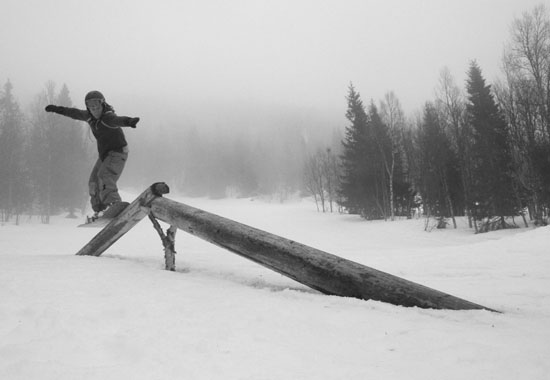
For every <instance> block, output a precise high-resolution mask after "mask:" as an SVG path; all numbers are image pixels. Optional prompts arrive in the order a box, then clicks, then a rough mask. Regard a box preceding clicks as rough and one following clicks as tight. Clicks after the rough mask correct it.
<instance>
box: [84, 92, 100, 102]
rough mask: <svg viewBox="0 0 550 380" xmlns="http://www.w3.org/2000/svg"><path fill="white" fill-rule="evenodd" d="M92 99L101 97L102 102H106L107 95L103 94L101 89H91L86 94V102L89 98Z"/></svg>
mask: <svg viewBox="0 0 550 380" xmlns="http://www.w3.org/2000/svg"><path fill="white" fill-rule="evenodd" d="M92 99H99V100H101V101H102V102H105V97H104V96H103V94H102V93H101V92H99V91H90V92H88V93H87V94H86V97H85V98H84V102H87V101H88V100H92Z"/></svg>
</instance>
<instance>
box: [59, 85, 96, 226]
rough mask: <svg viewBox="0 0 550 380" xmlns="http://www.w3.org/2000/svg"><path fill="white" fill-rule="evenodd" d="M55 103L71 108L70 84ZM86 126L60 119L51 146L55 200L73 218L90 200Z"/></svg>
mask: <svg viewBox="0 0 550 380" xmlns="http://www.w3.org/2000/svg"><path fill="white" fill-rule="evenodd" d="M55 104H58V105H61V106H65V107H72V106H73V104H72V101H71V98H70V94H69V89H68V88H67V85H63V87H62V88H61V91H60V92H59V94H58V96H57V101H56V103H55ZM86 129H87V126H86V127H84V126H83V125H80V123H78V122H76V121H74V120H72V119H69V118H67V117H62V118H57V123H56V125H55V134H54V136H53V141H51V144H50V146H51V147H52V154H53V156H54V158H53V161H54V162H53V176H54V179H55V180H54V182H53V184H52V185H53V199H54V204H55V205H56V208H57V209H62V210H67V211H69V216H70V217H74V212H75V210H77V209H81V211H82V212H84V210H83V208H84V205H85V204H86V199H87V192H88V191H87V186H86V183H87V180H88V177H87V175H86V174H85V173H87V172H88V167H89V166H90V164H89V160H88V157H87V149H86V140H85V138H84V136H85V134H84V131H85V130H86Z"/></svg>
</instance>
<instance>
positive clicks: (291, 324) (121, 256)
mask: <svg viewBox="0 0 550 380" xmlns="http://www.w3.org/2000/svg"><path fill="white" fill-rule="evenodd" d="M168 197H169V198H172V199H176V200H179V201H182V202H184V203H186V204H189V205H191V206H194V207H199V208H202V209H205V210H208V211H210V212H214V213H216V214H219V215H222V216H225V217H229V218H232V219H235V220H238V221H240V222H242V223H245V224H248V225H251V226H254V227H256V228H260V229H264V230H267V231H269V232H272V233H276V234H279V235H282V236H285V237H287V238H290V239H293V240H297V241H299V242H302V243H304V244H307V245H310V246H313V247H315V248H319V249H322V250H324V251H327V252H330V253H333V254H336V255H339V256H342V257H346V258H348V259H351V260H353V261H357V262H360V263H362V264H365V265H367V266H370V267H373V268H376V269H379V270H383V271H386V272H389V273H392V274H394V275H397V276H400V277H404V278H406V279H408V280H412V281H415V282H418V283H421V284H423V285H426V286H430V287H432V288H435V289H438V290H440V291H444V292H447V293H450V294H453V295H456V296H458V297H461V298H464V299H467V300H469V301H472V302H475V303H478V304H482V305H484V306H487V307H490V308H494V309H498V310H500V311H502V313H501V314H499V313H492V312H489V311H447V310H423V309H418V308H405V307H399V306H393V305H389V304H385V303H381V302H374V301H362V300H357V299H350V298H344V297H335V296H325V295H322V294H320V293H318V292H316V291H313V290H311V289H309V288H307V287H306V286H304V285H301V284H299V283H297V282H294V281H292V280H290V279H287V278H286V277H283V276H281V275H279V274H277V273H275V272H272V271H269V270H268V269H265V268H263V267H261V266H258V265H257V264H254V263H253V262H250V261H247V260H245V259H243V258H241V257H239V256H237V255H234V254H232V253H230V252H228V251H224V250H223V249H221V248H217V247H215V246H213V245H210V244H208V243H206V242H204V241H201V240H199V239H197V238H196V237H193V236H191V235H188V234H186V233H185V232H182V231H180V232H178V235H177V237H176V250H177V252H178V254H177V258H176V264H177V266H178V271H177V272H175V273H174V272H168V271H165V270H163V266H164V258H163V251H162V246H161V242H160V239H159V237H158V235H157V233H156V231H155V230H154V229H153V227H152V226H151V223H150V221H149V220H147V219H145V220H143V221H142V222H141V223H140V224H139V225H137V226H136V227H135V228H134V229H133V230H132V231H130V232H129V233H128V234H127V235H126V236H124V237H123V238H122V239H121V240H119V241H118V242H117V243H116V244H115V245H114V246H112V247H111V248H109V250H108V251H107V252H106V253H104V254H103V255H102V256H101V257H99V258H97V257H82V256H75V253H76V252H77V251H78V250H79V249H80V248H81V247H82V246H83V245H84V244H86V243H87V242H88V241H89V240H90V239H91V238H92V237H93V236H94V235H95V234H96V233H97V232H98V230H96V229H82V228H75V226H76V224H77V223H79V222H80V221H79V220H78V221H77V220H70V219H64V218H62V217H56V218H53V220H52V222H51V224H49V225H43V224H40V223H39V222H38V221H36V220H32V221H30V222H28V221H23V223H22V224H21V225H20V226H14V225H4V226H0V321H1V323H0V379H10V380H11V379H25V380H29V379H40V380H45V379H56V380H60V379H61V380H64V379H67V380H69V379H70V380H74V379H101V380H105V379H117V380H120V379H224V380H226V379H250V380H266V379H277V380H280V379H315V380H319V379H422V380H426V379H438V380H439V379H460V380H464V379H499V380H504V379H549V378H550V360H549V358H550V249H549V247H548V245H549V243H550V227H544V228H537V229H534V228H521V229H516V230H508V231H499V232H491V233H488V234H479V235H475V234H473V233H472V231H471V230H468V229H467V228H465V225H464V224H465V222H464V221H461V225H460V228H459V229H457V230H453V229H448V230H433V231H432V232H429V233H428V232H424V220H422V219H419V220H402V221H398V222H382V221H380V222H365V221H363V220H361V219H359V218H358V217H355V216H349V215H338V214H322V213H318V212H316V210H315V206H314V204H313V203H311V202H310V201H293V202H288V203H285V204H280V203H268V202H265V201H262V200H255V201H252V200H243V199H241V200H218V201H211V200H203V199H178V198H177V197H171V196H168ZM130 199H133V197H132V198H130Z"/></svg>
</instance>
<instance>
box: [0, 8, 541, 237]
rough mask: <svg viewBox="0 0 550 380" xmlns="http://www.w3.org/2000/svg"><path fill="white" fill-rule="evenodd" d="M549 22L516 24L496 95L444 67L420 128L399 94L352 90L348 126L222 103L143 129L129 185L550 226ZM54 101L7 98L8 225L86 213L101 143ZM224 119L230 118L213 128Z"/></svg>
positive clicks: (3, 135) (2, 196)
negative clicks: (54, 110) (460, 81)
mask: <svg viewBox="0 0 550 380" xmlns="http://www.w3.org/2000/svg"><path fill="white" fill-rule="evenodd" d="M549 24H550V21H549V17H548V13H547V10H546V9H545V8H544V7H543V6H539V7H536V8H535V9H533V10H532V11H531V12H528V13H525V14H524V15H523V16H522V17H521V18H518V19H516V20H514V23H513V24H512V26H511V33H510V40H509V42H508V45H507V47H506V49H505V52H504V54H503V56H504V58H503V67H504V70H503V72H504V78H503V79H501V80H499V81H497V82H496V83H494V84H492V85H488V84H487V83H486V80H485V78H484V77H483V73H482V70H481V68H480V67H479V66H478V65H477V63H475V62H472V64H471V65H470V67H469V68H468V72H467V74H468V75H467V77H468V78H467V81H466V83H465V89H461V88H460V86H458V85H457V84H456V83H455V81H454V79H453V77H452V75H451V73H450V72H449V71H448V70H447V69H444V70H442V72H441V76H440V80H439V83H438V85H437V96H436V98H435V99H433V100H431V101H429V102H426V104H425V106H424V107H423V109H422V110H421V112H419V113H418V114H416V115H414V117H406V116H405V114H404V112H403V110H402V108H401V105H400V102H399V100H398V98H397V96H396V95H395V94H394V93H393V92H388V93H387V94H386V96H385V97H384V99H382V100H381V101H380V102H379V103H378V104H375V102H373V101H370V102H368V103H367V104H364V103H363V100H362V99H361V95H360V93H359V91H357V89H356V88H355V87H354V86H353V85H350V87H349V89H348V94H347V97H346V101H347V109H346V112H345V116H346V118H347V120H348V124H347V126H346V127H345V128H341V126H327V125H326V122H324V121H323V119H322V117H320V116H319V115H312V114H311V113H307V112H302V111H296V110H277V111H273V110H268V109H258V110H251V109H248V110H245V111H246V112H241V111H243V110H238V111H237V110H235V111H234V114H231V112H228V110H227V109H225V110H220V109H216V106H215V105H210V106H211V107H210V108H209V109H208V108H207V111H208V112H205V113H204V114H201V115H200V116H201V118H200V120H198V121H196V120H183V119H182V120H179V121H178V122H177V123H175V124H174V125H170V126H169V127H166V126H163V125H155V126H148V127H146V128H145V127H142V128H139V129H138V132H139V133H135V134H131V135H128V136H127V138H128V140H129V141H130V145H131V152H130V159H129V160H128V165H127V168H126V170H125V173H124V175H123V177H122V178H121V181H120V184H121V186H123V187H133V188H135V189H136V190H142V189H143V188H144V186H148V185H150V184H151V183H153V182H156V181H165V182H167V183H170V185H171V187H172V188H173V189H174V190H177V191H178V192H180V193H182V194H185V195H190V196H208V197H214V198H219V197H225V196H242V197H251V196H265V195H274V196H275V197H277V198H278V199H284V198H286V197H288V196H289V195H290V194H293V193H297V192H302V193H307V194H311V195H313V196H314V197H315V199H316V201H317V204H318V208H319V210H320V211H335V210H338V211H345V212H349V213H356V214H359V215H361V216H363V217H364V218H366V219H388V220H392V219H394V218H396V217H399V216H408V215H411V214H412V212H413V210H417V211H419V210H421V211H422V212H423V213H424V214H425V215H429V216H432V217H435V218H436V219H437V220H439V222H440V223H441V225H445V224H446V223H456V222H455V220H454V218H455V217H456V216H461V215H467V216H468V217H469V220H470V221H471V223H472V226H473V227H475V228H477V229H489V228H496V227H499V226H501V227H502V226H506V225H507V223H509V221H508V219H507V218H506V217H510V216H520V217H524V218H531V219H533V220H536V221H537V222H538V223H539V222H540V223H543V222H544V221H545V220H546V218H547V217H548V204H549V201H550V95H549V92H550V85H549V83H550V54H549V52H550V26H549ZM49 103H53V104H58V105H63V106H72V101H71V97H70V93H69V89H68V88H67V86H66V85H63V86H62V88H61V89H60V90H59V91H57V90H56V86H55V84H54V83H52V82H48V83H47V84H46V86H45V89H44V90H43V91H42V92H40V93H39V94H38V95H37V96H36V98H35V99H34V101H33V102H32V103H31V105H30V107H29V108H28V110H26V111H25V112H24V111H23V110H21V109H20V107H19V105H18V103H17V101H16V99H15V98H14V96H13V86H12V84H11V83H10V82H9V81H8V82H7V83H6V84H5V85H4V86H3V88H2V89H0V220H1V221H7V220H11V219H12V218H13V219H15V220H16V221H18V220H19V218H20V216H21V215H23V214H29V215H39V216H40V217H41V219H42V221H44V222H48V220H49V216H50V215H54V214H57V213H60V212H68V213H69V215H74V214H75V212H76V211H79V212H84V210H85V208H86V203H87V188H86V182H87V177H88V172H89V170H90V168H91V165H92V164H93V161H94V159H93V156H94V155H95V153H94V150H95V147H94V146H95V142H94V141H93V138H92V137H91V136H90V133H89V131H88V128H86V127H83V125H82V123H79V122H75V121H73V120H71V119H68V118H63V117H60V116H58V115H51V114H47V113H45V112H43V109H44V106H45V105H46V104H49ZM270 112H271V113H272V114H276V116H274V115H272V114H270V115H266V114H267V113H270ZM216 113H218V114H220V115H221V116H220V119H211V120H208V117H211V116H212V114H216ZM243 114H244V115H246V116H243ZM323 123H325V124H323ZM243 124H244V126H242V125H243ZM236 125H241V128H239V129H237V128H235V126H236ZM220 126H222V127H224V128H219V127H220ZM174 127H175V128H174ZM134 147H135V149H134Z"/></svg>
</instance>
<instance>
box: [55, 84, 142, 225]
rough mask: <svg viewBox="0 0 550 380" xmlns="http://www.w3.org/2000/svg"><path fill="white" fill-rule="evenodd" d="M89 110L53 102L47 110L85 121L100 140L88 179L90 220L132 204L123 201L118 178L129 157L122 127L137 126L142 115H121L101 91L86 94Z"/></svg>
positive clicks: (113, 213)
mask: <svg viewBox="0 0 550 380" xmlns="http://www.w3.org/2000/svg"><path fill="white" fill-rule="evenodd" d="M84 102H85V104H86V110H81V109H77V108H69V107H61V106H56V105H53V104H50V105H48V106H46V108H45V110H46V112H55V113H57V114H60V115H63V116H67V117H70V118H72V119H75V120H81V121H85V122H87V123H88V124H89V125H90V128H91V130H92V133H93V135H94V137H95V138H96V140H97V150H98V153H99V158H98V159H97V161H96V163H95V165H94V167H93V169H92V173H91V174H90V179H89V181H88V187H89V193H90V202H91V204H92V209H93V211H94V214H93V216H92V217H88V218H87V221H88V223H91V222H94V221H96V220H97V219H98V218H102V219H112V218H114V217H115V216H117V215H118V214H119V213H120V212H122V211H123V210H124V208H125V207H126V206H127V205H128V203H127V202H122V199H121V197H120V195H119V193H118V188H117V181H118V179H119V178H120V175H121V174H122V171H123V170H124V166H125V165H126V160H127V158H128V144H127V142H126V138H125V136H124V132H123V131H122V128H121V127H130V128H136V125H137V123H138V122H139V117H128V116H117V115H116V113H115V110H114V108H113V107H112V106H111V105H110V104H108V103H107V102H106V101H105V97H104V96H103V94H102V93H101V92H99V91H90V92H88V94H86V97H85V98H84Z"/></svg>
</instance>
